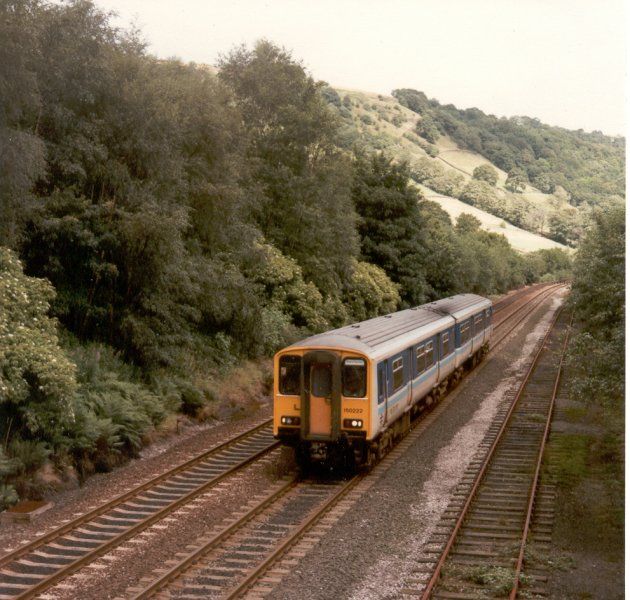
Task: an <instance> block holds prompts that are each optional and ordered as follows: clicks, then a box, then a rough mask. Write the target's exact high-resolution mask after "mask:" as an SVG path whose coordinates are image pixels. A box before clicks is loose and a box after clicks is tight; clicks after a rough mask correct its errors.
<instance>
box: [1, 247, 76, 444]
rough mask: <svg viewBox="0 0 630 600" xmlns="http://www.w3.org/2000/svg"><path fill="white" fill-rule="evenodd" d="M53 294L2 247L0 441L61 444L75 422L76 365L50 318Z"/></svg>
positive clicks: (50, 289) (14, 256)
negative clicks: (31, 439)
mask: <svg viewBox="0 0 630 600" xmlns="http://www.w3.org/2000/svg"><path fill="white" fill-rule="evenodd" d="M53 298H54V290H53V288H52V286H51V285H50V283H48V282H47V281H44V280H42V279H36V278H34V277H28V276H26V275H24V273H23V271H22V265H21V264H20V261H19V260H18V258H17V256H16V255H15V253H13V252H12V251H10V250H9V249H7V248H2V247H0V417H1V418H0V438H1V439H4V440H11V439H13V438H14V437H16V436H23V437H36V438H40V439H43V440H47V441H49V442H57V441H58V440H59V437H60V436H61V435H62V432H63V431H64V429H65V428H67V427H69V426H70V425H71V424H72V421H73V413H72V398H73V396H74V393H75V391H76V381H75V372H76V369H75V366H74V365H73V364H72V363H71V362H70V361H69V360H68V358H67V356H66V355H65V354H64V352H63V351H62V349H61V348H60V346H59V340H58V337H57V323H56V322H55V320H54V319H51V318H50V317H48V315H47V313H48V309H49V306H50V301H51V300H52V299H53Z"/></svg>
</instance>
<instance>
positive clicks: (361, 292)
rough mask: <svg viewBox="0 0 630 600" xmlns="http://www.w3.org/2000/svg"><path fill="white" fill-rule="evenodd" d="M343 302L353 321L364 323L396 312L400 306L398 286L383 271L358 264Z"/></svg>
mask: <svg viewBox="0 0 630 600" xmlns="http://www.w3.org/2000/svg"><path fill="white" fill-rule="evenodd" d="M344 302H345V303H346V304H347V306H348V308H349V309H350V313H351V315H352V318H353V319H354V320H355V321H364V320H366V319H371V318H372V317H378V316H379V315H384V314H389V313H392V312H394V311H396V310H397V308H398V305H399V304H400V295H399V294H398V286H397V285H396V284H395V283H393V282H392V281H391V279H390V278H389V277H388V276H387V274H386V273H385V271H383V269H381V268H380V267H377V266H376V265H373V264H371V263H367V262H358V263H357V265H356V268H355V270H354V274H353V276H352V280H351V284H350V286H349V287H348V289H347V290H346V291H345V294H344Z"/></svg>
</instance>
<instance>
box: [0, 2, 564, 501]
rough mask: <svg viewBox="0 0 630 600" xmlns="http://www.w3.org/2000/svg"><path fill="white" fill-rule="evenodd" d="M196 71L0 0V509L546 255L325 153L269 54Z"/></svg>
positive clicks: (62, 14) (358, 155)
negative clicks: (232, 390)
mask: <svg viewBox="0 0 630 600" xmlns="http://www.w3.org/2000/svg"><path fill="white" fill-rule="evenodd" d="M218 66H219V72H218V75H215V74H214V73H213V71H212V70H210V69H208V68H207V67H204V66H200V65H194V64H182V63H181V62H179V61H177V60H158V59H156V58H154V57H152V56H151V55H149V54H147V53H146V51H145V49H144V46H143V44H142V43H141V41H140V40H139V39H138V38H137V36H136V35H135V34H134V33H130V32H125V31H121V30H118V29H115V28H114V27H113V26H112V25H111V23H110V20H109V17H108V15H106V14H104V13H102V12H101V11H99V10H98V9H97V8H96V7H95V6H94V5H93V4H92V2H90V1H87V0H78V1H73V2H70V3H67V4H63V5H59V4H52V3H48V2H44V1H38V0H8V1H5V2H3V3H2V4H1V5H0V211H1V215H2V218H1V219H0V246H2V249H1V252H0V440H1V443H0V478H1V479H0V482H4V484H3V485H2V487H1V488H0V504H6V503H9V502H12V501H15V500H16V498H17V497H18V495H20V496H28V495H30V496H35V495H37V494H41V493H42V491H44V490H45V484H44V483H42V481H43V480H42V479H38V476H35V477H33V474H34V473H39V472H40V471H41V467H42V465H43V464H46V465H48V467H47V468H50V465H51V464H52V465H54V466H55V468H56V469H58V470H63V469H66V470H69V472H72V471H73V470H76V471H77V472H78V474H79V477H84V476H87V475H89V474H90V473H92V472H94V471H95V470H107V469H109V468H111V467H112V466H113V465H114V464H116V463H117V462H119V461H120V460H122V459H123V458H124V457H126V456H129V455H132V454H134V453H135V452H137V450H138V449H139V448H140V447H141V445H142V444H143V443H144V440H145V437H146V435H147V434H148V433H149V432H150V431H151V430H152V429H153V428H154V427H156V425H157V424H159V423H160V422H161V421H162V420H163V419H164V418H165V416H166V415H168V414H172V413H174V412H176V411H183V412H185V413H188V414H191V415H194V414H196V413H197V412H198V411H199V410H200V409H201V408H202V407H203V408H204V410H206V409H207V407H208V406H210V407H212V406H217V405H219V403H220V399H219V398H217V394H216V386H215V383H216V380H217V378H220V377H222V376H225V374H226V372H227V371H228V370H229V369H230V368H232V367H234V366H235V365H238V364H239V363H241V362H242V361H243V360H246V359H250V358H257V357H262V356H269V355H270V354H271V353H272V352H273V351H274V350H275V349H277V348H278V347H280V346H282V345H283V344H286V343H287V342H289V341H291V340H294V339H296V338H297V337H299V336H303V335H306V334H308V333H312V332H317V331H322V330H325V329H327V328H332V327H336V326H339V325H342V324H344V323H347V322H349V321H352V320H358V319H366V318H369V317H373V316H376V315H379V314H383V313H387V312H391V311H394V310H396V309H399V308H401V307H405V306H409V305H412V304H418V303H421V302H425V301H428V300H431V299H434V298H438V297H440V296H444V295H447V294H452V293H456V292H461V291H471V292H478V293H485V294H491V293H497V292H503V291H505V290H507V289H509V288H511V287H514V286H518V285H521V284H524V283H528V282H532V281H535V280H537V279H539V278H541V277H543V276H544V277H547V278H553V277H558V276H562V275H563V273H566V272H567V269H568V268H569V259H568V258H567V256H566V255H565V254H564V253H562V252H553V251H546V252H545V251H541V252H538V253H534V254H531V255H528V256H521V255H519V254H517V253H516V252H514V251H513V250H512V249H511V248H510V246H509V245H508V243H507V242H506V240H505V238H504V237H503V236H498V235H495V234H490V233H486V232H484V231H481V230H480V229H479V223H478V222H477V221H476V220H475V219H474V218H470V217H462V218H460V220H459V221H458V223H457V225H456V226H455V227H454V226H453V225H452V224H451V222H450V220H449V217H448V215H447V214H446V213H445V212H443V211H442V210H441V209H440V208H439V207H438V206H437V205H435V204H433V203H431V202H427V201H424V200H423V199H422V198H421V197H420V196H419V195H418V193H417V192H416V191H414V189H413V188H411V187H410V186H409V179H408V178H409V169H408V167H407V166H406V165H404V164H397V163H396V162H395V161H393V160H392V159H391V158H388V157H386V156H383V155H370V154H363V153H362V152H360V151H356V152H355V151H353V150H352V149H348V148H343V147H342V144H340V143H339V140H338V137H337V136H338V135H339V121H338V116H337V115H336V113H335V112H334V111H333V110H331V108H330V106H329V104H328V103H327V102H326V100H325V99H324V98H323V96H322V89H323V87H324V86H323V84H320V83H318V82H315V81H314V80H313V79H312V78H311V77H310V76H309V75H308V74H307V73H306V72H305V71H304V68H303V67H302V66H301V64H300V63H299V62H297V61H295V60H294V59H293V58H292V57H291V56H290V54H289V53H287V52H286V51H284V50H282V49H280V48H278V47H276V46H275V45H273V44H272V43H270V42H266V41H261V42H259V43H257V44H256V45H255V47H254V49H253V50H248V49H246V48H237V49H235V50H233V51H232V52H231V53H229V54H228V55H226V56H224V57H223V58H222V59H221V61H220V64H219V65H218ZM57 323H60V324H61V327H60V328H58V326H57ZM211 412H212V410H206V414H211ZM46 481H50V479H47V480H46Z"/></svg>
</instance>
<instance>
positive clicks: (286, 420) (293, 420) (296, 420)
mask: <svg viewBox="0 0 630 600" xmlns="http://www.w3.org/2000/svg"><path fill="white" fill-rule="evenodd" d="M280 423H282V424H283V425H299V424H300V417H280Z"/></svg>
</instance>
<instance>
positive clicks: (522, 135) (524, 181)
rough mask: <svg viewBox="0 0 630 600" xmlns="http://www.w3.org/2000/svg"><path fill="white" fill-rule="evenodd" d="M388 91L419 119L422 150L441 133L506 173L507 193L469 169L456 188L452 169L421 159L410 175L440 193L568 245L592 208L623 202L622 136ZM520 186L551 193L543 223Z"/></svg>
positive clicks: (578, 235)
mask: <svg viewBox="0 0 630 600" xmlns="http://www.w3.org/2000/svg"><path fill="white" fill-rule="evenodd" d="M393 95H394V96H395V97H396V98H397V99H398V101H399V102H400V103H401V104H402V105H403V106H405V107H407V108H409V109H411V110H413V111H414V112H416V113H417V114H418V115H419V116H420V118H419V120H418V123H417V126H416V130H415V133H416V134H418V135H419V136H421V137H422V138H423V139H424V140H426V142H428V143H425V144H424V147H425V150H426V151H427V152H428V153H429V155H436V152H437V151H436V150H435V147H434V146H433V144H434V143H435V142H436V141H437V140H438V138H439V136H440V135H442V134H444V135H448V136H450V137H451V139H453V140H454V141H455V142H457V144H458V145H459V146H460V147H461V148H463V149H466V150H470V151H472V152H476V153H478V154H481V155H482V156H484V157H485V158H487V159H488V160H489V161H490V162H492V163H493V164H495V165H496V166H497V167H499V168H500V169H502V170H504V171H505V172H506V173H507V174H508V176H507V180H506V182H505V188H506V190H507V192H502V194H501V195H499V194H497V190H496V189H495V184H496V179H494V177H490V178H488V177H484V176H483V174H478V175H475V174H473V178H474V180H473V181H471V182H469V183H468V184H467V185H464V181H463V178H461V177H459V176H458V174H456V173H454V172H446V171H445V169H443V168H440V166H439V165H436V164H434V163H432V162H431V161H429V160H427V161H425V162H424V163H421V164H419V165H418V168H417V169H415V177H416V179H417V180H418V181H420V182H421V183H425V184H426V185H428V186H429V187H431V188H432V189H435V190H436V191H438V192H440V193H444V194H447V195H450V196H456V197H458V198H459V199H460V200H462V201H463V202H466V203H468V204H472V205H474V206H478V207H479V208H481V209H483V210H486V211H487V212H490V213H492V214H494V215H496V216H499V217H501V218H504V219H505V220H507V221H509V222H511V223H513V224H514V225H517V226H519V227H523V228H525V229H528V230H530V231H534V232H536V233H540V234H543V235H548V236H549V237H551V238H552V239H554V240H556V241H558V242H560V243H563V244H570V245H573V246H575V245H577V243H578V242H579V240H580V238H581V236H582V234H583V230H584V228H585V226H586V225H587V223H588V221H589V220H590V214H589V213H590V210H591V209H592V208H594V207H608V206H611V205H613V204H620V203H622V202H623V198H624V196H625V139H624V138H623V137H612V136H606V135H603V134H602V133H601V132H597V131H596V132H592V133H587V132H584V131H582V130H579V131H569V130H567V129H563V128H561V127H552V126H549V125H545V124H544V123H541V122H540V121H538V120H537V119H532V118H529V117H511V118H505V117H503V118H497V117H495V116H494V115H486V114H485V113H484V112H482V111H481V110H479V109H477V108H468V109H465V110H461V109H458V108H456V107H455V106H453V105H452V104H448V105H442V104H440V103H439V102H438V101H437V100H435V99H429V98H427V96H426V95H425V94H424V93H423V92H419V91H416V90H412V89H399V90H395V91H394V92H393ZM528 184H531V185H532V186H534V187H535V188H537V189H538V190H540V191H542V192H544V193H547V194H554V196H555V198H554V200H553V201H554V202H555V203H556V204H557V207H556V210H554V211H552V213H551V215H550V217H549V222H548V223H545V222H544V221H545V219H544V215H543V214H541V211H540V207H538V206H537V205H536V203H533V202H530V201H528V200H527V199H525V198H522V197H519V194H521V193H522V192H523V191H524V190H525V188H526V186H527V185H528ZM566 202H568V203H569V204H570V205H566Z"/></svg>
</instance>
